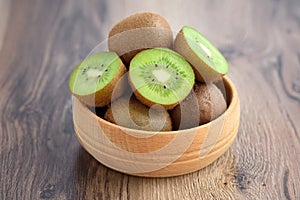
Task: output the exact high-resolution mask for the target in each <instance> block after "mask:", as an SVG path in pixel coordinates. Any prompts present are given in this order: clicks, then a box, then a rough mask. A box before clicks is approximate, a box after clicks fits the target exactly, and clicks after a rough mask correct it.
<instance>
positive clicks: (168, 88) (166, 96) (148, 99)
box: [129, 48, 195, 109]
mask: <svg viewBox="0 0 300 200" xmlns="http://www.w3.org/2000/svg"><path fill="white" fill-rule="evenodd" d="M194 82H195V75H194V72H193V69H192V67H191V66H190V64H189V63H188V62H187V61H186V60H185V59H184V58H183V57H182V56H180V55H179V54H178V53H176V52H174V51H172V50H169V49H166V48H154V49H149V50H144V51H142V52H140V53H138V54H137V55H136V56H135V57H134V58H133V59H132V61H131V62H130V68H129V83H130V85H131V87H132V89H133V91H134V94H135V95H136V97H137V99H138V100H140V101H141V102H142V103H143V104H145V105H147V106H152V105H154V104H159V105H162V106H163V107H165V108H166V109H172V108H174V107H175V106H176V105H177V104H178V103H179V102H180V101H181V100H183V99H184V98H185V97H186V96H187V95H188V94H189V93H190V91H191V90H192V88H193V85H194Z"/></svg>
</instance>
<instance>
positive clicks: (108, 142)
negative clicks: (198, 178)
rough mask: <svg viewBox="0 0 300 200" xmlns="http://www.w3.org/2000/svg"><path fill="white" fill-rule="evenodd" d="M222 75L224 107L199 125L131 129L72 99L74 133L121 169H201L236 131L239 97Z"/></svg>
mask: <svg viewBox="0 0 300 200" xmlns="http://www.w3.org/2000/svg"><path fill="white" fill-rule="evenodd" d="M223 80H224V81H223V82H224V86H225V90H226V97H227V102H228V108H227V110H226V111H225V113H223V114H222V115H221V116H220V117H218V118H217V119H215V120H213V121H211V122H210V123H207V124H204V125H202V126H198V127H195V128H191V129H186V130H181V131H169V132H150V131H141V130H133V129H129V128H124V127H120V126H118V125H115V124H112V123H110V122H108V121H106V120H104V119H101V118H99V117H98V116H96V115H95V114H94V113H93V112H92V111H91V110H90V109H88V108H87V107H86V106H85V105H84V104H82V103H81V102H80V101H79V100H77V99H76V98H74V99H73V121H74V129H75V133H76V135H77V137H78V140H79V141H80V143H81V145H82V146H83V147H84V148H85V149H86V151H88V152H89V153H90V154H91V155H92V156H93V157H94V158H95V159H97V160H98V161H99V162H100V163H102V164H104V165H106V166H107V167H109V168H112V169H114V170H117V171H120V172H123V173H127V174H131V175H136V176H145V177H169V176H177V175H182V174H186V173H190V172H193V171H196V170H199V169H201V168H203V167H206V166H207V165H209V164H210V163H212V162H213V161H215V160H216V159H217V158H218V157H220V156H221V155H222V154H223V153H224V152H225V151H226V150H227V149H228V148H229V147H230V145H231V143H232V142H233V140H234V138H235V137H236V134H237V132H238V126H239V119H240V102H239V97H238V94H237V91H236V88H235V86H234V84H233V83H232V82H231V80H230V79H229V78H228V77H226V76H225V77H224V78H223Z"/></svg>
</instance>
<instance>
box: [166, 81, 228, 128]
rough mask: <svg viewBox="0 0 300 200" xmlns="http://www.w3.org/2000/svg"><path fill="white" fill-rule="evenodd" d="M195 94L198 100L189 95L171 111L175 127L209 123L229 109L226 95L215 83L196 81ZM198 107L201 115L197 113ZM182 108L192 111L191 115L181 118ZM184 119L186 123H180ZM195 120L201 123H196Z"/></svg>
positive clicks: (185, 110)
mask: <svg viewBox="0 0 300 200" xmlns="http://www.w3.org/2000/svg"><path fill="white" fill-rule="evenodd" d="M194 94H195V96H196V99H197V101H194V99H193V98H191V97H190V95H189V96H188V97H187V98H186V99H184V100H183V101H182V102H181V103H180V104H179V105H178V106H176V107H175V108H174V109H173V110H172V111H171V112H170V115H171V118H172V122H173V128H174V129H186V128H192V127H195V126H198V125H202V124H205V123H208V122H210V121H212V120H214V119H216V118H217V117H219V116H220V115H221V114H222V113H224V112H225V111H226V109H227V103H226V101H225V98H224V95H223V94H222V92H221V90H220V89H219V88H218V87H217V86H216V85H215V84H212V83H210V84H201V83H196V84H195V86H194ZM181 107H182V109H181ZM196 108H198V109H199V112H198V114H199V115H197V114H196V110H195V109H196ZM182 110H184V112H187V113H190V114H189V115H186V114H185V115H184V116H183V117H185V119H181V117H182V113H183V111H182ZM183 114H184V113H183ZM197 118H198V119H197ZM182 121H184V122H185V124H180V123H181V122H182ZM195 122H198V123H199V124H195Z"/></svg>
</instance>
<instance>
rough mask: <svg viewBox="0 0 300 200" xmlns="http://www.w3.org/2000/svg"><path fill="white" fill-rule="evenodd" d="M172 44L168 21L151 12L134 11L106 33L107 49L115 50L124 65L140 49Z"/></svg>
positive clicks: (170, 46)
mask: <svg viewBox="0 0 300 200" xmlns="http://www.w3.org/2000/svg"><path fill="white" fill-rule="evenodd" d="M172 46H173V33H172V30H171V27H170V25H169V23H168V22H167V21H166V20H165V19H164V18H163V17H162V16H160V15H158V14H155V13H151V12H142V13H136V14H134V15H131V16H129V17H127V18H125V19H123V20H121V21H120V22H118V23H117V24H116V25H115V26H114V27H113V28H112V29H111V30H110V32H109V35H108V49H109V50H110V51H114V52H116V53H117V54H118V55H119V56H120V57H121V59H122V60H123V62H124V64H125V65H126V66H127V65H128V64H129V63H130V60H131V59H132V58H133V57H134V56H135V55H136V54H137V53H139V52H140V51H142V50H145V49H149V48H155V47H165V48H172Z"/></svg>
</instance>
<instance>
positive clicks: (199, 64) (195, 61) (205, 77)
mask: <svg viewBox="0 0 300 200" xmlns="http://www.w3.org/2000/svg"><path fill="white" fill-rule="evenodd" d="M174 50H175V51H176V52H177V53H179V54H181V55H182V56H183V57H184V58H185V59H186V60H187V61H188V62H189V63H190V64H191V65H192V67H193V70H194V73H195V77H196V80H198V81H200V82H202V83H210V82H216V81H218V80H220V79H221V78H222V76H223V75H224V74H220V73H218V72H217V71H215V70H214V69H213V68H211V67H210V66H209V65H207V64H206V63H205V62H204V61H203V60H202V59H200V58H199V56H198V55H197V54H196V53H195V52H194V51H193V50H192V49H191V47H190V46H189V44H188V41H187V39H186V38H185V36H184V34H183V30H182V29H181V30H180V32H179V33H178V34H177V36H176V38H175V42H174Z"/></svg>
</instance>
